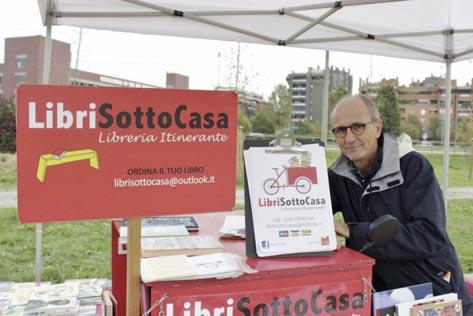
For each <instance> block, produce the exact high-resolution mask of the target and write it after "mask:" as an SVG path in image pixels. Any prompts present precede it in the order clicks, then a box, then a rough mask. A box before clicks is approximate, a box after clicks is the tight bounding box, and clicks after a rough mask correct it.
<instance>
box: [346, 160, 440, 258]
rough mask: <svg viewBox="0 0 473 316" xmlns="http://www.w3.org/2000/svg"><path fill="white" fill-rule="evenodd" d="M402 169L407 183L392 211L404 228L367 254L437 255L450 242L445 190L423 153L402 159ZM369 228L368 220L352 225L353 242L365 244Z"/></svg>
mask: <svg viewBox="0 0 473 316" xmlns="http://www.w3.org/2000/svg"><path fill="white" fill-rule="evenodd" d="M401 170H402V173H403V176H404V184H403V185H402V186H401V187H400V188H398V190H401V191H400V201H399V205H398V206H397V207H398V209H396V210H393V213H394V215H395V216H396V217H398V219H399V220H400V221H401V222H402V226H401V229H400V231H399V233H398V234H397V236H396V238H395V240H393V241H391V242H389V243H388V244H386V245H384V246H383V247H372V248H369V249H368V250H367V251H366V252H365V253H366V254H367V255H370V256H372V257H374V258H376V259H377V260H383V259H389V260H416V259H422V258H428V257H434V256H437V255H438V254H439V253H441V252H442V251H441V250H442V248H443V247H445V246H446V247H448V246H449V245H448V237H447V234H446V217H445V204H444V199H443V193H442V190H441V189H440V186H439V184H438V182H437V179H436V178H435V174H434V171H433V168H432V166H431V164H430V163H429V161H428V160H427V159H426V158H425V157H424V156H422V155H420V154H418V153H415V152H412V153H409V154H408V155H406V156H405V157H403V158H401ZM377 194H383V192H381V193H377ZM367 229H368V226H367V225H366V223H360V224H359V225H352V226H351V231H353V236H350V239H351V240H350V243H352V244H354V245H358V246H359V245H362V244H364V243H365V242H366V233H367ZM350 233H351V232H350ZM352 238H353V239H352ZM357 239H358V240H357Z"/></svg>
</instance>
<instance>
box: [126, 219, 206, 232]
mask: <svg viewBox="0 0 473 316" xmlns="http://www.w3.org/2000/svg"><path fill="white" fill-rule="evenodd" d="M121 225H122V226H127V225H128V221H127V219H126V218H125V219H124V220H123V221H122V224H121ZM177 225H184V226H185V227H186V229H187V230H188V231H197V230H199V224H197V221H196V220H195V218H194V217H193V216H152V217H144V218H142V219H141V227H142V228H143V227H145V226H177Z"/></svg>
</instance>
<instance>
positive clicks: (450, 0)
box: [38, 0, 473, 62]
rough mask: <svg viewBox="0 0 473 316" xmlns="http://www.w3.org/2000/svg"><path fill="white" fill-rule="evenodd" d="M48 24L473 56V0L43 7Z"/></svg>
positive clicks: (97, 2)
mask: <svg viewBox="0 0 473 316" xmlns="http://www.w3.org/2000/svg"><path fill="white" fill-rule="evenodd" d="M38 4H39V7H40V11H41V16H42V17H43V22H44V24H46V22H47V20H48V19H51V20H50V21H51V23H52V25H68V26H77V27H86V28H92V29H103V30H112V31H123V32H133V33H143V34H159V35H171V36H182V37H192V38H206V39H216V40H226V41H239V42H248V43H260V44H269V45H286V46H294V47H304V48H315V49H323V50H333V51H344V52H355V53H364V54H373V55H383V56H390V57H400V58H409V59H419V60H427V61H438V62H444V61H445V59H446V58H448V57H449V58H451V59H450V60H451V61H459V60H464V59H469V58H472V57H473V20H472V19H471V17H470V16H469V15H471V12H473V1H471V0H400V1H395V0H345V1H328V0H257V1H255V0H223V1H222V0H192V1H191V0H38Z"/></svg>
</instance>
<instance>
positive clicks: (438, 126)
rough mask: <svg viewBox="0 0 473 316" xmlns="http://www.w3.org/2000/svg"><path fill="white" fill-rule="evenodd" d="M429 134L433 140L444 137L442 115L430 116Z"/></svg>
mask: <svg viewBox="0 0 473 316" xmlns="http://www.w3.org/2000/svg"><path fill="white" fill-rule="evenodd" d="M429 135H430V138H431V139H433V140H441V139H442V119H441V118H440V117H431V118H430V126H429Z"/></svg>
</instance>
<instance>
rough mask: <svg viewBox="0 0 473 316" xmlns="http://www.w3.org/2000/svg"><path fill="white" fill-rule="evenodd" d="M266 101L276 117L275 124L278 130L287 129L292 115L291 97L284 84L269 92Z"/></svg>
mask: <svg viewBox="0 0 473 316" xmlns="http://www.w3.org/2000/svg"><path fill="white" fill-rule="evenodd" d="M268 101H269V103H270V104H271V105H272V106H273V109H274V112H275V113H276V115H277V121H276V124H277V126H278V128H279V129H281V128H287V127H289V124H290V122H291V114H292V97H291V92H290V91H289V88H288V87H287V86H286V85H284V84H278V85H277V86H276V87H274V90H273V92H271V96H270V97H269V100H268Z"/></svg>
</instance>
